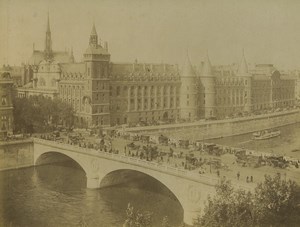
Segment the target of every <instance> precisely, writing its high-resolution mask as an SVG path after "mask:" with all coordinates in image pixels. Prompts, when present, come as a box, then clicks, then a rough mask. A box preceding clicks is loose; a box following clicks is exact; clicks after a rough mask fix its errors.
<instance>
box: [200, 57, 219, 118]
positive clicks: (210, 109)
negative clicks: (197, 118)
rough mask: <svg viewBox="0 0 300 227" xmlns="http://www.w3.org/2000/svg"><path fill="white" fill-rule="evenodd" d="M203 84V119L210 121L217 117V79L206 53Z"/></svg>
mask: <svg viewBox="0 0 300 227" xmlns="http://www.w3.org/2000/svg"><path fill="white" fill-rule="evenodd" d="M200 82H201V85H202V86H201V99H200V100H202V103H201V107H200V115H201V118H205V119H209V118H212V117H215V108H216V107H215V78H214V75H213V72H212V67H211V63H210V60H209V57H208V52H206V56H205V60H204V65H203V68H202V72H201V75H200Z"/></svg>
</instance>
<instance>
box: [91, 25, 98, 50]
mask: <svg viewBox="0 0 300 227" xmlns="http://www.w3.org/2000/svg"><path fill="white" fill-rule="evenodd" d="M89 44H90V46H93V47H97V46H98V35H97V31H96V28H95V23H93V27H92V32H91V35H90V41H89Z"/></svg>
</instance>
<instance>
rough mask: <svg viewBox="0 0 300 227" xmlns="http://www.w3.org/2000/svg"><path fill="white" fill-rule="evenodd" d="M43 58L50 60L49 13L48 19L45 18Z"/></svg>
mask: <svg viewBox="0 0 300 227" xmlns="http://www.w3.org/2000/svg"><path fill="white" fill-rule="evenodd" d="M44 54H45V59H46V60H50V59H52V57H53V55H52V40H51V31H50V20H49V13H48V20H47V30H46V40H45V50H44Z"/></svg>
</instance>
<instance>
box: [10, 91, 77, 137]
mask: <svg viewBox="0 0 300 227" xmlns="http://www.w3.org/2000/svg"><path fill="white" fill-rule="evenodd" d="M13 102H14V125H15V132H17V133H19V132H22V133H33V132H44V131H48V130H52V129H53V128H55V127H56V126H57V125H58V124H64V125H66V126H68V127H72V126H73V118H74V111H73V109H72V107H71V106H70V105H68V104H66V103H64V102H62V101H61V100H59V99H53V100H52V99H50V98H47V97H44V96H32V97H29V98H18V97H14V99H13Z"/></svg>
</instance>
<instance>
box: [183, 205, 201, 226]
mask: <svg viewBox="0 0 300 227" xmlns="http://www.w3.org/2000/svg"><path fill="white" fill-rule="evenodd" d="M199 215H200V213H199V211H189V210H186V209H184V210H183V222H184V223H185V224H187V225H190V226H192V225H193V224H194V220H195V219H196V218H197V217H198V216H199Z"/></svg>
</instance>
